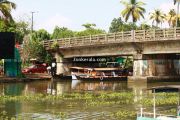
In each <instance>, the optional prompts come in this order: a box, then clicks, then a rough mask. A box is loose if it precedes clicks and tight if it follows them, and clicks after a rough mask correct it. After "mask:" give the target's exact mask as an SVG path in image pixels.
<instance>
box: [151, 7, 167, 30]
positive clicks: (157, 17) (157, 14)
mask: <svg viewBox="0 0 180 120" xmlns="http://www.w3.org/2000/svg"><path fill="white" fill-rule="evenodd" d="M165 18H166V15H165V14H164V13H163V12H162V11H161V10H159V9H155V10H154V12H152V13H150V20H152V21H153V22H152V25H153V24H154V22H156V27H158V25H159V24H160V23H161V25H162V23H163V22H164V21H165Z"/></svg>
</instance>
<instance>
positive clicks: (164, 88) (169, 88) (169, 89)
mask: <svg viewBox="0 0 180 120" xmlns="http://www.w3.org/2000/svg"><path fill="white" fill-rule="evenodd" d="M147 90H152V91H153V92H180V85H165V86H156V87H152V88H148V89H147Z"/></svg>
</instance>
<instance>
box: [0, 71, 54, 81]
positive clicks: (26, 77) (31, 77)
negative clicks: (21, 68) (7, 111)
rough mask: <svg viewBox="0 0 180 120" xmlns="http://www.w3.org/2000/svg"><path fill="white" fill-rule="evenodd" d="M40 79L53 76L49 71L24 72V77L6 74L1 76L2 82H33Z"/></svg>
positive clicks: (48, 78)
mask: <svg viewBox="0 0 180 120" xmlns="http://www.w3.org/2000/svg"><path fill="white" fill-rule="evenodd" d="M38 80H43V81H44V80H51V76H50V75H48V74H47V73H35V74H24V77H7V76H4V75H1V76H0V83H12V82H32V81H38Z"/></svg>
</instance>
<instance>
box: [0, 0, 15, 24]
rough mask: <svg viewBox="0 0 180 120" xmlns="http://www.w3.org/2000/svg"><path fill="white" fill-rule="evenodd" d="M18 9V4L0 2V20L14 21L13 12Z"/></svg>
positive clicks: (5, 1) (6, 0)
mask: <svg viewBox="0 0 180 120" xmlns="http://www.w3.org/2000/svg"><path fill="white" fill-rule="evenodd" d="M12 9H16V4H15V3H13V2H10V1H8V0H1V1H0V19H3V20H5V21H13V18H12V15H11V10H12Z"/></svg>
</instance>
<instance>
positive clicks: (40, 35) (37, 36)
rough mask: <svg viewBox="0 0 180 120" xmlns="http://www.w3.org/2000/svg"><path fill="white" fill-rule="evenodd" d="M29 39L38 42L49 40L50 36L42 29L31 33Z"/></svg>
mask: <svg viewBox="0 0 180 120" xmlns="http://www.w3.org/2000/svg"><path fill="white" fill-rule="evenodd" d="M31 37H32V39H33V40H38V41H43V40H50V34H49V33H48V32H47V31H46V30H44V29H40V30H38V31H35V32H33V33H32V35H31Z"/></svg>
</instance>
